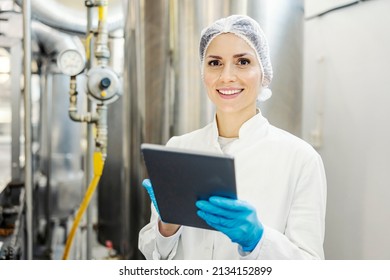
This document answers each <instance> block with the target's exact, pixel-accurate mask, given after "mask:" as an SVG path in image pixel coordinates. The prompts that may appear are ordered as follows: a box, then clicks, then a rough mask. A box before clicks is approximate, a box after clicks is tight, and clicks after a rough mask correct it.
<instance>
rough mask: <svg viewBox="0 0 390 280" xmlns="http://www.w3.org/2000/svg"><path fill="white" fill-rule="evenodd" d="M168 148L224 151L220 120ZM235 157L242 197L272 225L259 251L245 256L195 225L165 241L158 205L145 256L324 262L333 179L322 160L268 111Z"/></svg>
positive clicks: (234, 149)
mask: <svg viewBox="0 0 390 280" xmlns="http://www.w3.org/2000/svg"><path fill="white" fill-rule="evenodd" d="M167 145H168V146H172V147H178V148H185V149H192V150H199V151H207V152H216V153H222V150H221V148H220V146H219V144H218V128H217V124H216V121H215V119H214V122H212V123H210V124H209V125H207V126H206V127H204V128H202V129H199V130H196V131H193V132H191V133H188V134H185V135H182V136H178V137H173V138H171V139H170V140H169V141H168V143H167ZM227 153H228V154H231V155H233V156H234V157H235V168H236V181H237V194H238V198H239V199H241V200H245V201H247V202H249V203H250V204H252V205H253V206H254V207H255V208H256V210H257V215H258V217H259V220H260V221H261V223H262V224H263V226H264V233H263V236H262V238H261V240H260V242H259V243H258V245H257V246H256V248H255V249H254V250H253V251H252V252H251V253H249V254H245V253H243V252H242V251H241V250H240V246H238V245H237V244H236V243H233V242H231V240H230V239H229V238H228V237H227V236H225V235H224V234H223V233H221V232H217V231H212V230H205V229H197V228H192V227H187V226H181V227H180V229H179V230H178V231H177V232H176V233H175V234H174V235H173V236H170V237H163V236H162V235H161V234H160V233H159V231H158V223H157V222H158V216H157V213H156V211H155V209H154V207H152V215H151V219H150V223H149V224H147V225H146V226H145V227H144V228H142V229H141V231H140V234H139V249H140V250H141V252H142V253H143V255H144V256H145V258H146V259H198V260H199V259H203V260H207V259H259V260H260V259H323V258H324V252H323V241H324V232H325V210H326V178H325V172H324V167H323V163H322V160H321V157H320V156H319V154H318V153H317V152H316V151H315V150H314V149H313V148H312V147H311V146H310V145H309V144H307V143H306V142H304V141H303V140H301V139H299V138H297V137H295V136H293V135H292V134H290V133H288V132H286V131H283V130H281V129H278V128H276V127H274V126H272V125H270V124H269V123H268V121H267V120H266V119H265V118H264V117H263V116H262V115H261V113H258V114H257V115H256V116H254V117H253V118H251V119H250V120H248V121H247V122H245V123H244V124H243V125H242V127H241V128H240V131H239V139H238V140H237V141H235V142H233V143H232V144H231V145H230V146H229V151H228V152H227ZM184 185H185V182H183V186H184Z"/></svg>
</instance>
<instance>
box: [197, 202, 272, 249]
mask: <svg viewBox="0 0 390 280" xmlns="http://www.w3.org/2000/svg"><path fill="white" fill-rule="evenodd" d="M196 206H197V207H198V208H199V209H200V210H199V211H198V212H197V213H198V216H199V217H201V218H202V219H203V220H205V221H206V223H207V224H208V225H210V226H211V227H213V228H215V229H216V230H218V231H220V232H222V233H224V234H226V235H227V236H228V237H229V238H230V239H231V240H232V241H233V242H235V243H238V244H240V245H241V247H242V249H243V251H245V252H251V251H253V249H254V248H255V247H256V245H257V244H258V243H259V241H260V239H261V237H262V236H263V231H264V228H263V225H262V224H261V223H260V221H259V219H258V218H257V214H256V210H255V209H254V208H253V207H252V206H251V205H249V204H248V203H247V202H245V201H242V200H237V199H231V198H225V197H220V196H212V197H210V198H209V200H208V201H206V200H199V201H197V202H196Z"/></svg>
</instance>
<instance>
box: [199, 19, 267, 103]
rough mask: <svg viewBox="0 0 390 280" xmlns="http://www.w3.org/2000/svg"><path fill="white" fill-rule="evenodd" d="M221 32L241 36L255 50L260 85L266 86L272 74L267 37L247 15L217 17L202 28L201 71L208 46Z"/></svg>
mask: <svg viewBox="0 0 390 280" xmlns="http://www.w3.org/2000/svg"><path fill="white" fill-rule="evenodd" d="M223 33H233V34H235V35H237V36H239V37H241V38H242V39H244V40H245V41H246V42H247V43H248V44H249V46H250V47H252V48H253V49H254V50H255V53H256V57H257V59H258V61H259V64H260V68H261V72H262V74H263V80H262V86H263V88H266V87H268V85H269V84H270V83H271V80H272V76H273V74H272V65H271V59H270V55H269V50H268V43H267V39H266V38H265V35H264V32H263V31H262V30H261V28H260V25H259V24H258V23H257V22H256V21H255V20H254V19H252V18H250V17H249V16H244V15H232V16H229V17H226V18H222V19H219V20H217V21H215V22H214V23H212V24H211V25H210V26H208V27H206V28H205V29H203V30H202V33H201V38H200V44H199V55H200V60H201V65H202V71H203V63H204V58H205V54H206V50H207V48H208V46H209V45H210V43H211V41H212V40H213V39H214V38H215V37H216V36H218V35H220V34H223ZM202 74H203V73H202ZM266 95H268V97H269V95H270V93H269V92H267V94H266ZM263 97H265V96H263Z"/></svg>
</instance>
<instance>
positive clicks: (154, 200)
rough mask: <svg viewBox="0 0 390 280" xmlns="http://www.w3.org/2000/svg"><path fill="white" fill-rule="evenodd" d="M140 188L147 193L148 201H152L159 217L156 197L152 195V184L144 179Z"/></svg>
mask: <svg viewBox="0 0 390 280" xmlns="http://www.w3.org/2000/svg"><path fill="white" fill-rule="evenodd" d="M142 186H143V187H144V188H145V189H146V191H147V192H148V194H149V197H150V200H151V201H152V203H153V205H154V207H155V208H156V210H157V213H158V215H159V216H160V211H159V209H158V205H157V201H156V197H155V195H154V191H153V186H152V182H151V181H150V180H149V179H144V180H143V181H142Z"/></svg>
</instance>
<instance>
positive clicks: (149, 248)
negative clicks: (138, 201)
mask: <svg viewBox="0 0 390 280" xmlns="http://www.w3.org/2000/svg"><path fill="white" fill-rule="evenodd" d="M151 209H152V215H151V218H150V222H149V223H148V224H147V225H146V226H144V227H143V228H142V229H141V231H140V233H139V240H138V245H139V246H138V247H139V250H140V251H141V252H142V254H143V255H144V256H145V258H146V259H147V260H170V259H173V258H174V257H175V255H176V252H177V246H178V243H179V239H180V235H181V232H182V227H180V228H179V230H178V231H177V232H176V233H175V234H174V235H172V236H169V237H164V236H162V235H161V233H160V232H159V230H158V220H159V218H158V214H157V212H156V210H155V208H154V207H153V206H152V207H151Z"/></svg>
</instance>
